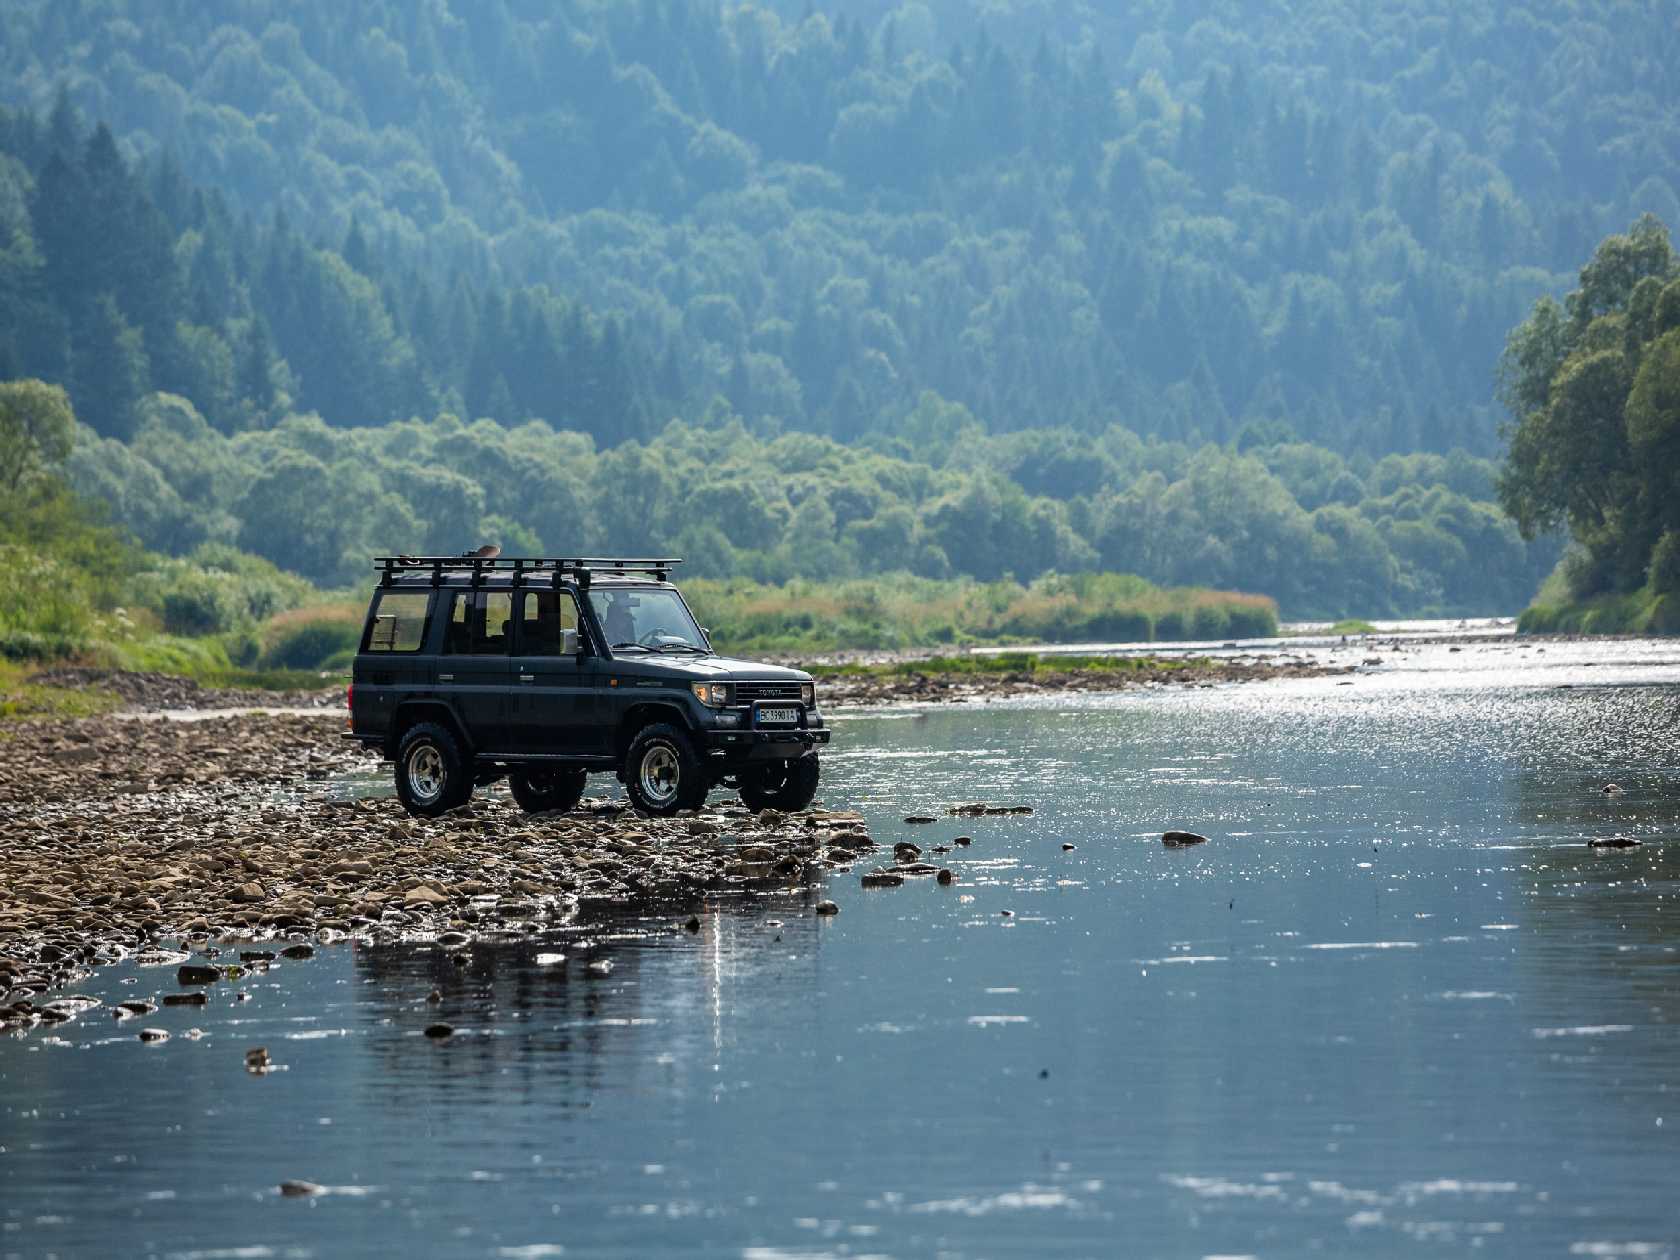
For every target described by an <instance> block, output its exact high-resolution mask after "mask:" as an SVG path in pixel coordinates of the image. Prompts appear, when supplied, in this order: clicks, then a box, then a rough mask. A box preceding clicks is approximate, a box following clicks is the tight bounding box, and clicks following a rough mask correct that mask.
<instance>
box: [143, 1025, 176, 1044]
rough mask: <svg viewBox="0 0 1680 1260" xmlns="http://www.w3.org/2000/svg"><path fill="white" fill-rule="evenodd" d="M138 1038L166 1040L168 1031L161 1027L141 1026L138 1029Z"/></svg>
mask: <svg viewBox="0 0 1680 1260" xmlns="http://www.w3.org/2000/svg"><path fill="white" fill-rule="evenodd" d="M140 1040H141V1041H168V1040H169V1033H168V1031H167V1030H165V1029H162V1028H142V1029H141V1030H140Z"/></svg>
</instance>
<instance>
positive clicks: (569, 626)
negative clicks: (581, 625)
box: [518, 591, 578, 656]
mask: <svg viewBox="0 0 1680 1260" xmlns="http://www.w3.org/2000/svg"><path fill="white" fill-rule="evenodd" d="M519 601H520V613H519V647H518V652H519V654H520V655H521V656H574V655H576V654H577V650H578V642H577V624H578V616H577V604H576V603H575V602H574V601H573V600H572V597H571V594H570V592H567V591H526V592H524V593H523V594H521V595H520V596H519Z"/></svg>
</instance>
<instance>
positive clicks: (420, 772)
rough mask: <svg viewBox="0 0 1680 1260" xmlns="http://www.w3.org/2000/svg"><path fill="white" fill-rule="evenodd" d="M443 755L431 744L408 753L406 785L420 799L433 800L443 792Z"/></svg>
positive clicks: (423, 745)
mask: <svg viewBox="0 0 1680 1260" xmlns="http://www.w3.org/2000/svg"><path fill="white" fill-rule="evenodd" d="M443 780H444V770H443V756H442V754H441V753H439V752H438V750H437V749H436V748H435V747H434V746H433V745H431V744H422V745H420V747H418V748H416V749H415V750H414V751H413V752H411V753H410V754H409V755H408V786H409V788H410V789H412V790H413V792H414V795H415V796H416V797H417V798H418V799H420V800H422V801H435V800H437V798H438V796H439V795H441V794H442V792H443Z"/></svg>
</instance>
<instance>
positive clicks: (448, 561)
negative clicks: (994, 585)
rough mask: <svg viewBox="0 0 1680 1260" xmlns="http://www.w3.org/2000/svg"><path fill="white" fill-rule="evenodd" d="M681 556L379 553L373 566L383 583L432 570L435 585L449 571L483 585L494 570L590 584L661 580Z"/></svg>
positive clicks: (548, 581)
mask: <svg viewBox="0 0 1680 1260" xmlns="http://www.w3.org/2000/svg"><path fill="white" fill-rule="evenodd" d="M681 563H682V560H681V559H677V558H670V559H656V558H649V557H645V556H494V557H484V556H475V555H470V554H469V555H464V556H375V557H374V558H373V567H374V568H376V569H378V570H379V571H380V576H379V584H380V585H381V586H390V585H391V584H392V582H393V580H394V579H395V578H396V577H397V575H399V574H410V573H422V572H425V571H426V570H430V571H431V579H432V585H433V586H442V585H443V575H444V574H445V573H446V572H447V573H471V574H472V584H473V585H474V586H479V585H482V584H483V582H484V579H485V577H486V576H487V575H488V574H491V573H506V574H510V575H511V576H512V578H513V585H515V586H535V585H546V586H554V585H556V584H557V583H558V582H559V581H560V578H561V577H562V576H570V577H572V578H573V579H574V580H575V581H576V582H577V584H578V585H579V586H588V585H589V581H590V578H592V577H593V576H595V575H596V574H601V575H602V576H608V577H628V576H630V575H631V574H646V575H647V576H650V577H652V578H653V579H654V580H655V581H658V582H668V581H670V580H671V569H672V568H673V566H675V565H679V564H681Z"/></svg>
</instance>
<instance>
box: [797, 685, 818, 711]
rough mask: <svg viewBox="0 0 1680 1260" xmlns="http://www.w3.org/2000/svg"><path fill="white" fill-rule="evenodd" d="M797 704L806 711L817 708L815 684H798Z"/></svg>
mask: <svg viewBox="0 0 1680 1260" xmlns="http://www.w3.org/2000/svg"><path fill="white" fill-rule="evenodd" d="M799 703H801V704H803V705H804V706H805V707H806V708H807V709H814V708H816V707H817V684H816V683H814V682H808V683H800V684H799Z"/></svg>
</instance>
